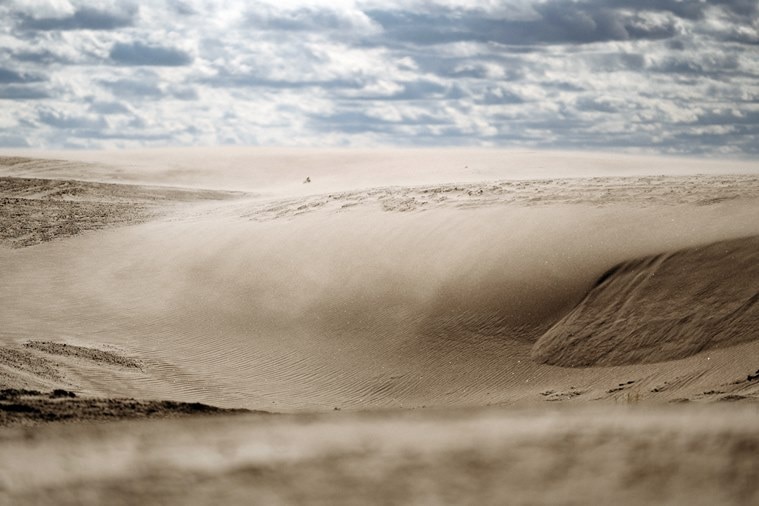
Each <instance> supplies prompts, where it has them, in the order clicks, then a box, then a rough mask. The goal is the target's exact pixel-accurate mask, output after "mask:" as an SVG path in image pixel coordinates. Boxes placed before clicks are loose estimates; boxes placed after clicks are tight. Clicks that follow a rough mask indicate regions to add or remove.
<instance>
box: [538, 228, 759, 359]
mask: <svg viewBox="0 0 759 506" xmlns="http://www.w3.org/2000/svg"><path fill="white" fill-rule="evenodd" d="M757 329H759V237H756V236H755V237H749V238H745V239H736V240H731V241H722V242H718V243H715V244H711V245H708V246H701V247H696V248H690V249H687V250H683V251H677V252H672V253H665V254H661V255H657V256H652V257H646V258H642V259H637V260H631V261H627V262H624V263H622V264H619V265H617V266H616V267H614V268H613V269H611V270H610V271H608V272H607V273H605V274H604V275H603V276H602V277H601V278H599V279H598V281H597V283H596V286H594V287H593V289H592V290H591V291H590V292H589V293H588V295H587V296H586V297H585V299H584V300H583V301H582V302H581V303H580V304H578V305H577V306H576V307H575V308H574V309H573V310H572V311H571V312H570V313H569V314H568V315H566V316H564V317H563V318H562V319H561V320H560V321H559V322H557V323H556V324H555V325H554V326H553V327H551V329H550V330H548V331H547V332H546V333H545V334H543V335H542V336H541V337H540V339H539V340H538V342H537V343H536V344H535V346H534V348H533V351H532V356H533V357H534V358H535V359H536V360H540V361H543V362H545V363H549V364H555V365H561V366H569V367H585V366H596V365H622V364H635V363H645V362H662V361H665V360H673V359H679V358H683V357H687V356H690V355H693V354H695V353H698V352H701V351H704V350H709V349H712V348H717V347H725V346H731V345H735V344H738V343H742V342H746V341H752V340H757V339H759V333H757Z"/></svg>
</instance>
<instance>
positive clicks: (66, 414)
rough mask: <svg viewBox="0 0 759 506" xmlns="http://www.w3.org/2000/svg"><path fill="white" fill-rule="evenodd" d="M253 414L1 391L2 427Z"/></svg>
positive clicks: (172, 403)
mask: <svg viewBox="0 0 759 506" xmlns="http://www.w3.org/2000/svg"><path fill="white" fill-rule="evenodd" d="M250 412H251V411H249V410H247V409H223V408H218V407H215V406H209V405H207V404H201V403H198V402H191V403H188V402H175V401H157V400H138V399H129V398H126V399H122V398H98V397H79V396H78V395H77V394H75V393H74V392H71V391H69V390H64V389H55V390H53V391H50V392H41V391H38V390H30V389H3V390H0V426H16V425H23V426H29V425H38V424H41V423H50V422H85V421H87V422H89V421H112V420H125V419H134V418H170V417H177V416H189V415H220V414H226V415H229V414H239V413H250Z"/></svg>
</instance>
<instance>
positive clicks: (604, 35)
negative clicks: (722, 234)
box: [0, 0, 759, 158]
mask: <svg viewBox="0 0 759 506" xmlns="http://www.w3.org/2000/svg"><path fill="white" fill-rule="evenodd" d="M214 145H245V146H310V147H322V146H324V147H328V146H329V147H333V146H334V147H341V146H346V147H351V146H361V147H375V146H430V147H449V146H488V147H502V148H520V149H521V148H528V149H538V148H546V149H568V150H593V151H615V152H642V153H658V154H675V155H694V156H714V157H725V156H732V157H746V158H759V1H757V0H719V1H717V0H715V1H708V2H707V1H701V0H606V1H604V0H480V1H466V0H406V1H398V0H382V1H379V0H331V1H316V0H310V1H309V0H272V1H269V0H261V1H239V0H229V1H212V0H163V1H160V0H156V1H151V2H131V1H109V0H90V1H75V0H0V147H34V148H43V149H58V148H83V149H99V148H134V147H153V146H214Z"/></svg>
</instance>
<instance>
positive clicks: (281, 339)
mask: <svg viewBox="0 0 759 506" xmlns="http://www.w3.org/2000/svg"><path fill="white" fill-rule="evenodd" d="M30 163H31V162H28V161H26V162H24V164H26V165H23V167H25V169H24V170H25V171H26V173H28V172H29V171H30V170H32V169H30V167H31V165H30ZM45 163H46V164H50V163H51V162H45ZM16 165H18V164H16ZM85 168H86V167H85ZM59 169H60V168H59ZM60 170H63V171H64V175H65V170H68V169H66V167H65V166H64V167H63V169H60ZM76 170H79V171H82V170H84V169H83V168H82V167H80V166H77V168H76ZM56 176H60V174H59V173H56ZM315 179H316V178H315ZM13 181H14V182H15V184H17V188H16V190H14V191H15V195H16V196H15V197H14V198H16V199H19V198H22V199H26V200H24V201H23V202H22V203H23V204H24V205H25V206H37V205H39V207H40V209H48V208H49V206H54V207H55V206H57V207H55V209H58V208H60V207H61V206H66V205H69V203H71V202H76V203H77V204H82V205H83V203H84V204H86V203H94V204H97V206H107V204H108V203H109V202H110V203H113V202H119V203H124V202H126V203H127V204H129V203H130V202H131V203H138V204H140V205H141V206H143V208H144V210H146V211H145V212H141V214H140V215H139V217H138V218H139V219H134V220H109V219H103V220H101V221H100V222H98V223H97V224H96V226H93V227H87V228H85V230H82V232H84V231H86V230H90V231H89V232H87V233H82V234H78V233H69V232H66V233H63V234H61V236H60V237H57V236H56V235H55V234H51V236H50V237H43V238H42V239H41V240H42V241H43V242H44V243H43V244H37V245H35V246H32V247H27V248H22V249H9V248H6V249H4V250H0V254H1V255H2V263H3V267H4V269H3V274H2V278H1V279H0V322H2V328H1V329H0V338H2V340H3V343H5V345H6V347H8V349H10V350H15V349H17V348H18V347H24V346H25V343H27V348H24V350H25V352H26V353H27V354H33V355H34V357H37V358H34V357H32V358H28V362H30V363H31V362H32V361H34V360H37V359H39V358H40V357H47V359H48V360H52V361H53V363H52V365H51V366H50V367H52V368H53V369H54V370H57V371H58V373H57V375H52V376H51V375H48V376H46V377H44V376H42V375H40V374H37V373H35V372H34V371H35V369H34V368H33V367H32V366H31V365H29V366H28V367H25V366H23V364H22V365H21V366H19V365H17V366H13V365H8V364H4V365H3V366H2V371H0V372H2V373H3V377H4V378H6V380H5V381H6V383H9V384H10V386H13V387H21V386H25V387H29V388H38V389H50V388H54V387H65V388H71V389H77V391H79V392H85V393H90V394H93V395H104V396H117V395H118V396H125V395H126V396H134V397H146V398H170V399H177V400H186V401H201V402H209V403H214V404H217V405H221V406H227V407H247V408H251V409H265V410H275V411H289V410H302V409H308V410H326V409H333V408H340V409H365V408H376V407H421V406H451V405H486V404H499V403H513V402H517V403H519V402H525V403H531V402H545V401H557V400H558V401H561V400H583V399H585V400H589V399H597V400H602V399H612V400H618V399H620V398H623V396H628V397H629V395H630V393H631V391H632V390H634V391H635V395H636V396H637V397H636V398H640V397H641V396H642V397H643V398H656V399H661V400H662V401H667V400H673V399H679V398H690V399H698V398H711V397H719V396H724V395H733V396H737V397H741V398H751V397H752V396H754V395H755V394H756V388H754V387H755V385H753V383H751V384H749V383H741V382H740V380H741V379H742V378H743V379H745V377H746V375H747V374H748V373H750V372H753V371H754V370H755V369H756V367H757V366H758V365H757V364H754V363H753V362H752V361H751V354H752V353H754V356H755V351H756V350H757V349H758V348H757V343H756V334H755V333H754V332H753V330H752V329H755V328H756V324H757V323H756V322H757V305H756V297H757V295H756V288H755V287H756V286H757V285H758V284H757V281H759V272H758V271H757V267H756V266H757V265H759V262H757V260H758V257H757V254H758V253H757V239H755V238H752V236H754V235H757V234H759V220H757V219H756V218H757V211H756V210H757V204H756V203H757V194H759V179H758V178H757V177H756V176H751V175H744V176H727V175H713V176H698V177H693V176H687V177H686V176H680V177H653V176H640V177H625V178H621V177H615V178H587V179H575V180H561V179H559V180H556V179H554V180H540V181H519V182H517V181H508V180H507V181H484V182H467V183H462V184H441V185H429V184H428V185H422V186H402V187H373V188H368V189H363V188H360V187H357V188H354V189H351V190H345V189H344V188H343V189H340V190H339V191H335V192H332V193H318V192H317V193H311V194H304V195H295V196H293V195H290V196H288V197H279V196H276V197H273V196H263V197H262V196H260V195H255V194H250V193H247V194H242V193H238V194H233V193H230V192H225V193H222V192H217V193H216V194H215V193H213V192H201V191H199V190H171V189H165V188H164V189H156V188H155V187H149V189H145V188H146V187H139V188H141V189H140V190H139V191H137V190H136V187H133V186H131V185H116V184H113V185H111V186H103V185H104V183H95V184H93V185H90V186H88V184H87V183H82V182H79V183H77V184H76V185H75V188H77V190H76V191H74V192H73V195H70V194H68V193H66V192H60V191H59V192H58V193H55V192H52V193H51V191H49V190H50V188H51V187H52V188H53V189H55V188H57V186H56V185H57V184H58V185H59V184H60V183H55V182H51V183H49V184H47V186H45V185H43V187H44V188H46V190H45V191H46V193H44V192H43V194H42V196H41V194H40V190H39V188H37V187H39V185H40V183H39V181H35V180H32V179H28V180H18V179H13ZM24 181H26V182H25V183H24ZM32 184H35V185H37V186H36V187H35V188H36V190H35V191H34V192H32V191H26V190H23V188H26V187H29V186H30V185H32ZM109 184H110V183H109ZM299 184H300V183H299ZM9 185H10V184H9V183H8V184H6V186H9ZM10 186H12V185H10ZM69 186H71V185H70V184H69ZM25 191H26V193H24V192H25ZM299 191H302V189H301V190H299ZM114 195H118V198H116V197H115V196H114ZM8 198H10V197H8ZM46 206H47V207H46ZM143 208H139V209H143ZM77 209H79V208H77ZM87 209H88V208H86V207H84V208H82V209H79V210H78V212H80V214H83V215H86V214H87V213H88V211H87ZM95 209H96V210H95V211H94V214H95V215H96V216H106V217H107V216H108V215H109V214H108V213H109V212H112V213H114V215H119V213H120V212H121V208H112V209H110V210H109V209H106V208H101V207H96V208H95ZM40 212H43V211H40ZM24 213H26V214H25V215H28V211H24ZM6 219H12V216H11V217H10V218H6ZM68 219H75V218H68ZM115 225H118V227H117V228H113V227H114V226H115ZM22 232H23V231H22ZM24 237H27V236H24ZM736 238H744V239H739V240H736ZM48 239H50V241H49V242H45V241H47V240H48ZM8 241H9V243H8V246H12V247H15V248H18V246H24V245H26V243H25V242H24V241H19V240H18V239H17V238H15V237H14V236H11V237H10V238H9V239H8ZM37 242H40V241H38V240H36V239H35V240H33V241H31V242H30V244H34V243H37ZM708 244H711V246H704V245H708ZM615 266H616V267H615ZM610 269H612V270H611V271H610ZM605 273H606V274H605ZM693 273H698V275H695V276H694V275H693ZM652 314H656V315H658V316H657V317H656V318H651V316H652ZM38 340H43V341H45V342H47V341H51V342H57V343H68V344H71V345H74V346H80V347H83V348H88V349H93V350H101V351H103V350H106V351H107V350H116V351H117V352H118V353H120V354H122V355H124V356H127V357H138V358H139V360H140V363H141V364H142V366H141V367H140V368H132V369H128V368H116V367H114V366H113V364H108V363H98V362H93V361H92V360H89V361H87V360H86V358H82V357H77V356H60V355H57V356H56V357H52V358H51V357H49V356H47V355H45V351H44V350H40V349H33V350H29V349H28V343H29V342H30V341H38ZM736 345H738V347H737V348H736ZM707 350H708V351H709V352H710V355H709V357H708V358H709V360H710V363H709V367H704V366H703V365H702V363H703V361H704V358H705V357H702V356H700V355H699V353H700V352H704V351H707ZM735 350H738V351H735ZM8 353H15V352H8ZM48 355H49V353H48ZM30 356H31V355H30ZM671 360H677V361H676V362H669V363H667V364H666V365H662V363H663V362H664V361H671ZM22 362H23V361H22ZM641 363H645V364H648V365H645V366H640V365H637V364H641ZM546 364H548V365H546ZM631 364H632V365H636V366H635V367H631ZM728 364H729V365H728ZM599 366H601V367H599ZM608 366H615V367H608ZM13 382H16V383H14V384H11V383H13ZM22 383H23V385H21V384H22ZM672 385H678V386H677V388H674V387H672ZM570 387H571V388H570ZM716 387H718V388H716ZM708 391H712V392H713V394H711V397H710V396H708V395H705V394H704V393H705V392H708ZM699 396H701V397H699Z"/></svg>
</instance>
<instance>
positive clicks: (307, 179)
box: [303, 176, 311, 184]
mask: <svg viewBox="0 0 759 506" xmlns="http://www.w3.org/2000/svg"><path fill="white" fill-rule="evenodd" d="M310 182H311V177H310V176H306V180H305V181H303V184H306V183H310Z"/></svg>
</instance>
